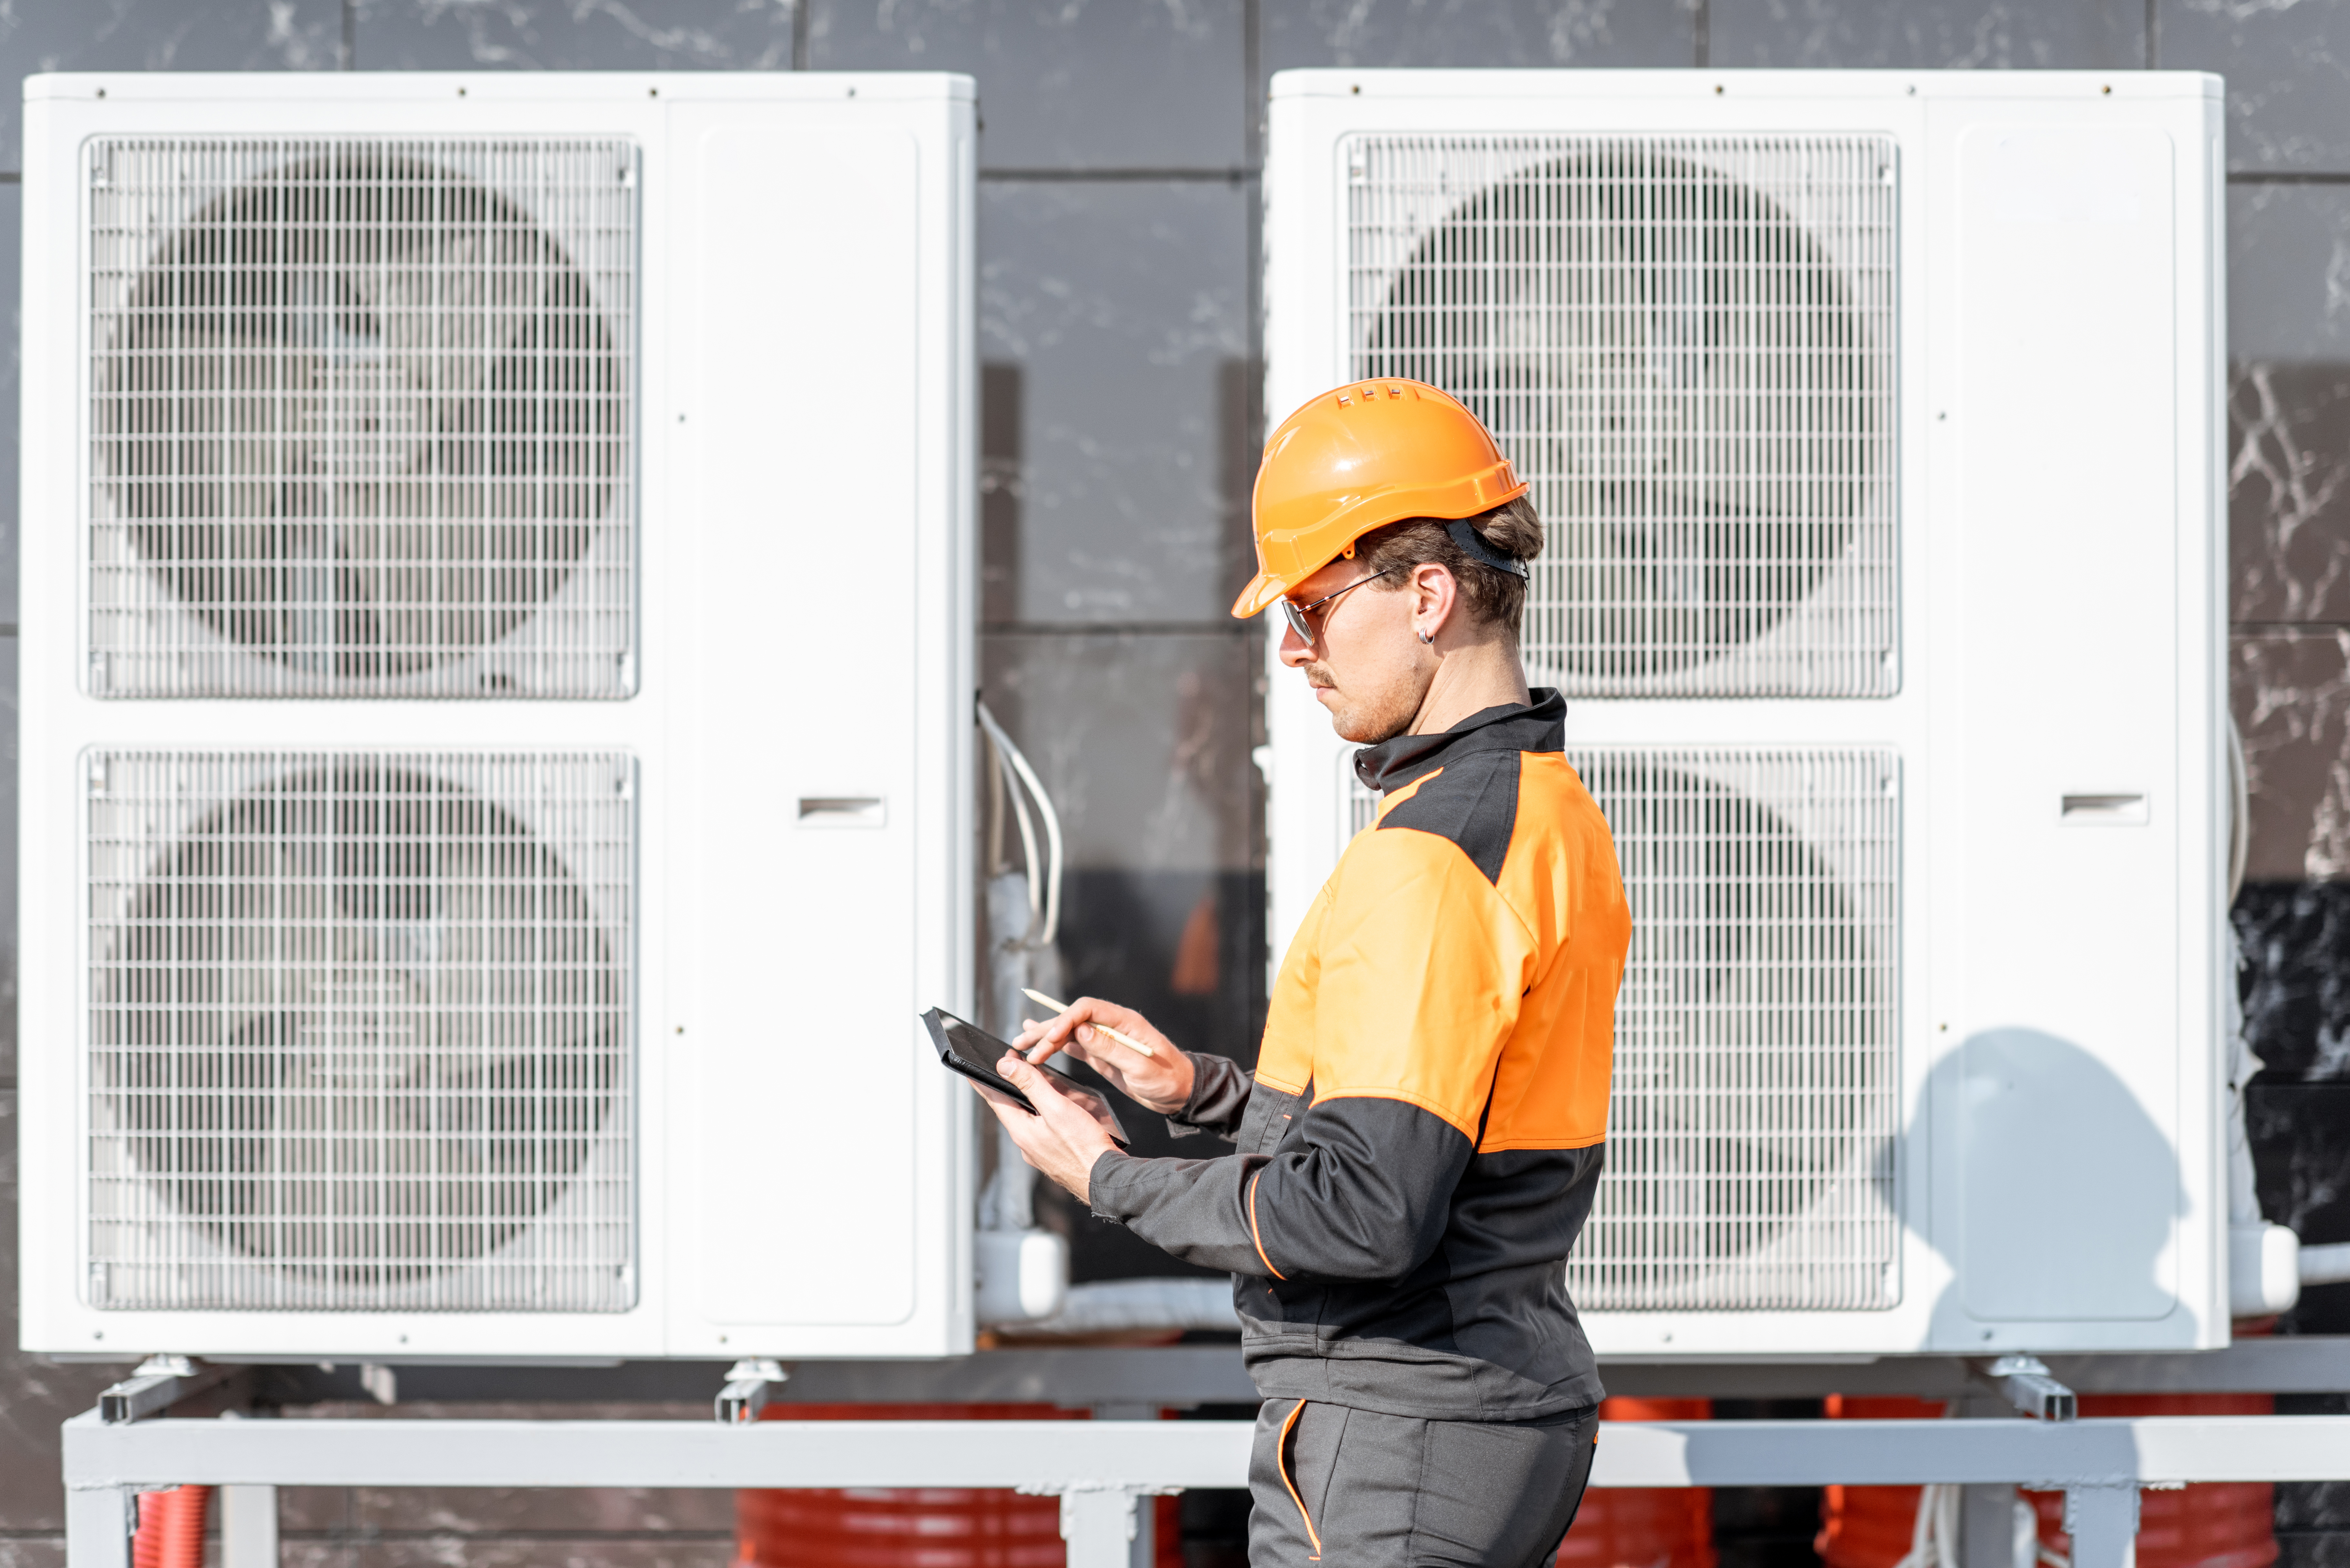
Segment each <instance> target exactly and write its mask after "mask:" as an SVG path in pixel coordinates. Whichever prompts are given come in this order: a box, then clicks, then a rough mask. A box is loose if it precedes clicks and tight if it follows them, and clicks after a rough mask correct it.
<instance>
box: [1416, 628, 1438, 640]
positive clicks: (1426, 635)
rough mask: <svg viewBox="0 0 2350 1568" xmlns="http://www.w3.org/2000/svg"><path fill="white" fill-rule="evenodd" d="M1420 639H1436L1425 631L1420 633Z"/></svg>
mask: <svg viewBox="0 0 2350 1568" xmlns="http://www.w3.org/2000/svg"><path fill="white" fill-rule="evenodd" d="M1419 640H1420V641H1422V642H1434V641H1435V640H1436V639H1435V638H1433V637H1431V636H1430V635H1429V634H1428V633H1427V632H1424V631H1423V632H1421V633H1420V634H1419Z"/></svg>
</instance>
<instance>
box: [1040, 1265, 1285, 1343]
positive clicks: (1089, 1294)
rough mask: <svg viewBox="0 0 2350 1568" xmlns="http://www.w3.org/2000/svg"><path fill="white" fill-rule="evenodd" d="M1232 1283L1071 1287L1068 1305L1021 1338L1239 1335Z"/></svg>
mask: <svg viewBox="0 0 2350 1568" xmlns="http://www.w3.org/2000/svg"><path fill="white" fill-rule="evenodd" d="M1240 1325H1241V1320H1240V1314H1238V1313H1236V1312H1234V1311H1233V1310H1232V1282H1231V1281H1230V1280H1190V1279H1177V1280H1165V1279H1159V1280H1100V1281H1097V1282H1094V1283H1092V1284H1085V1285H1071V1286H1070V1287H1069V1299H1068V1303H1067V1304H1066V1305H1065V1306H1064V1307H1062V1308H1061V1310H1060V1312H1059V1314H1057V1315H1055V1316H1053V1317H1050V1318H1047V1319H1045V1321H1044V1322H1042V1323H1033V1324H1022V1325H1021V1327H1020V1332H1021V1334H1109V1333H1115V1332H1117V1331H1118V1330H1120V1329H1146V1328H1222V1329H1237V1328H1239V1327H1240Z"/></svg>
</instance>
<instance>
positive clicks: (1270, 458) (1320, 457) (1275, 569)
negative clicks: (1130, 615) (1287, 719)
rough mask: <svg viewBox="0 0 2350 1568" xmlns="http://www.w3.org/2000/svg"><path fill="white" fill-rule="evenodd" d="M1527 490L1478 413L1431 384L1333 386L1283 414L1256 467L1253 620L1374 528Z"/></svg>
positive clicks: (1468, 512)
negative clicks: (1285, 416)
mask: <svg viewBox="0 0 2350 1568" xmlns="http://www.w3.org/2000/svg"><path fill="white" fill-rule="evenodd" d="M1524 493H1526V487H1525V485H1523V484H1522V483H1519V481H1518V476H1517V473H1516V472H1515V471H1513V469H1512V468H1511V467H1510V460H1509V459H1508V458H1506V457H1503V455H1502V449H1501V448H1500V447H1499V446H1497V445H1495V444H1494V442H1493V438H1492V434H1491V433H1490V432H1488V431H1486V429H1485V427H1484V426H1483V425H1482V424H1481V423H1480V422H1478V419H1477V416H1476V415H1475V414H1472V413H1471V412H1470V411H1469V410H1467V409H1466V408H1464V407H1462V406H1461V402H1460V400H1458V399H1456V398H1453V397H1452V396H1451V394H1449V393H1446V392H1442V391H1440V390H1438V389H1436V388H1434V387H1431V386H1430V385H1429V384H1428V383H1427V382H1425V381H1407V380H1403V379H1400V378H1397V377H1379V378H1378V379H1372V380H1364V381H1354V382H1350V383H1348V384H1347V385H1346V386H1343V387H1340V388H1338V389H1336V390H1334V391H1328V392H1325V393H1323V394H1322V395H1321V396H1320V397H1318V398H1315V399H1314V400H1311V401H1310V402H1308V403H1307V404H1306V405H1305V407H1304V408H1301V409H1299V410H1297V411H1296V412H1295V413H1294V414H1292V415H1290V416H1289V417H1288V418H1287V419H1285V420H1284V421H1281V428H1280V429H1279V430H1277V431H1274V432H1273V439H1272V440H1270V441H1266V442H1265V443H1264V462H1263V464H1262V465H1261V466H1260V467H1259V468H1258V469H1257V471H1256V497H1255V502H1254V508H1253V510H1254V514H1255V521H1256V567H1257V571H1256V576H1255V577H1253V579H1251V580H1250V583H1249V586H1248V587H1245V588H1243V589H1242V590H1241V597H1239V598H1237V599H1235V600H1233V601H1232V614H1233V615H1234V616H1236V617H1238V618H1241V619H1243V620H1245V619H1247V618H1249V617H1250V616H1253V615H1254V614H1256V613H1257V612H1258V611H1259V610H1262V609H1263V608H1264V607H1266V606H1268V605H1270V604H1272V603H1273V601H1274V600H1275V599H1277V598H1279V597H1282V596H1283V595H1284V594H1286V593H1288V592H1289V591H1290V590H1291V589H1292V588H1294V587H1296V586H1297V585H1298V584H1299V583H1301V582H1303V581H1305V579H1306V578H1307V577H1310V576H1313V575H1314V574H1315V573H1316V572H1318V571H1320V570H1321V569H1322V568H1323V567H1325V566H1328V565H1329V564H1330V563H1331V562H1332V561H1335V560H1336V559H1337V558H1338V557H1339V556H1350V555H1352V554H1354V549H1355V541H1356V540H1357V539H1359V538H1361V537H1362V536H1363V535H1366V534H1367V533H1369V532H1370V531H1371V530H1372V529H1374V528H1380V527H1385V526H1386V525H1387V524H1389V523H1400V522H1402V521H1403V520H1404V519H1405V518H1407V517H1436V518H1441V519H1445V520H1447V521H1450V520H1453V519H1457V518H1461V517H1474V516H1476V515H1477V514H1479V513H1481V512H1491V511H1492V509H1493V508H1494V507H1496V506H1499V505H1501V504H1502V503H1503V502H1505V501H1512V500H1514V499H1516V498H1517V497H1518V496H1521V495H1523V494H1524Z"/></svg>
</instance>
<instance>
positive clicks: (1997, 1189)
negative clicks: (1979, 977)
mask: <svg viewBox="0 0 2350 1568" xmlns="http://www.w3.org/2000/svg"><path fill="white" fill-rule="evenodd" d="M1920 1114H1921V1115H1923V1116H1930V1117H1932V1118H1934V1122H1933V1125H1934V1127H1935V1128H1936V1130H1937V1131H1938V1132H1939V1133H1941V1134H1942V1135H1943V1137H1939V1138H1936V1139H1934V1140H1933V1141H1932V1144H1931V1148H1932V1152H1933V1154H1934V1156H1935V1157H1936V1158H1937V1159H1938V1162H1950V1163H1943V1164H1942V1169H1943V1170H1944V1171H1945V1172H1947V1173H1948V1174H1950V1176H1954V1177H1955V1178H1956V1184H1957V1190H1958V1192H1959V1194H1960V1198H1959V1212H1958V1213H1957V1214H1956V1215H1952V1216H1943V1215H1939V1214H1937V1215H1935V1216H1934V1224H1935V1229H1936V1231H1937V1232H1938V1233H1939V1235H1940V1236H1941V1237H1942V1238H1943V1239H1944V1241H1945V1244H1946V1245H1953V1246H1955V1247H1956V1249H1957V1255H1956V1256H1953V1257H1950V1260H1949V1261H1950V1265H1951V1267H1952V1268H1953V1269H1954V1270H1955V1271H1956V1272H1957V1275H1958V1280H1957V1282H1956V1283H1955V1284H1954V1285H1952V1286H1951V1287H1950V1289H1949V1290H1948V1291H1946V1292H1945V1293H1944V1294H1943V1296H1942V1298H1941V1299H1940V1300H1939V1301H1938V1302H1937V1303H1935V1306H1934V1314H1933V1334H1934V1336H1935V1338H1936V1339H1937V1340H1938V1341H1940V1342H1941V1343H1944V1344H1962V1343H1965V1342H1966V1341H1968V1340H1970V1339H1974V1340H1981V1341H1985V1342H1990V1343H1991V1345H1993V1347H1994V1348H1996V1347H1997V1344H1998V1341H1997V1340H1996V1339H1995V1338H1994V1335H1995V1334H1996V1333H1997V1331H1996V1329H1994V1328H1985V1327H1983V1326H1982V1325H1983V1324H1985V1323H1989V1324H2000V1323H2017V1324H2024V1323H2052V1322H2053V1323H2063V1322H2078V1321H2087V1320H2115V1319H2120V1320H2125V1321H2151V1320H2153V1319H2156V1318H2160V1317H2165V1316H2168V1314H2170V1313H2171V1312H2172V1311H2174V1310H2176V1308H2177V1306H2178V1288H2177V1274H2176V1268H2177V1265H2176V1263H2175V1262H2173V1261H2172V1259H2171V1257H2170V1248H2171V1243H2172V1241H2173V1239H2174V1236H2175V1234H2176V1230H2177V1224H2178V1214H2179V1210H2180V1206H2181V1202H2182V1199H2183V1193H2182V1191H2181V1189H2180V1187H2179V1182H2178V1168H2177V1156H2176V1153H2175V1151H2174V1150H2173V1148H2172V1147H2171V1143H2170V1140H2169V1138H2168V1137H2166V1136H2165V1135H2164V1133H2163V1132H2162V1129H2161V1128H2159V1127H2157V1126H2156V1125H2155V1124H2154V1122H2153V1121H2152V1119H2151V1118H2149V1117H2148V1116H2147V1114H2146V1112H2145V1110H2144V1109H2143V1108H2141V1106H2139V1104H2138V1100H2137V1096H2136V1095H2135V1094H2133V1093H2132V1092H2131V1091H2130V1089H2129V1087H2128V1086H2127V1085H2125V1084H2124V1083H2123V1082H2122V1081H2121V1079H2120V1078H2118V1077H2117V1076H2116V1075H2115V1074H2114V1073H2113V1072H2112V1071H2111V1070H2110V1069H2109V1068H2107V1067H2106V1064H2104V1063H2102V1062H2100V1061H2099V1060H2098V1059H2097V1058H2096V1057H2095V1056H2093V1055H2092V1054H2089V1053H2088V1052H2086V1051H2085V1050H2083V1049H2082V1048H2081V1047H2079V1046H2078V1045H2075V1044H2072V1043H2071V1042H2070V1041H2067V1040H2063V1039H2059V1038H2058V1037H2056V1036H2055V1035H2053V1034H2046V1033H2041V1032H2039V1031H2037V1030H2033V1029H2024V1028H2002V1029H1987V1030H1983V1031H1981V1032H1980V1033H1975V1034H1972V1035H1970V1036H1969V1037H1968V1038H1967V1039H1966V1040H1965V1041H1964V1042H1962V1043H1961V1044H1960V1046H1959V1048H1958V1049H1957V1050H1955V1051H1952V1052H1950V1054H1948V1055H1946V1056H1945V1057H1944V1058H1943V1059H1942V1061H1941V1063H1940V1064H1939V1065H1938V1066H1936V1067H1935V1069H1934V1071H1933V1073H1932V1075H1931V1076H1930V1077H1929V1079H1928V1083H1927V1093H1926V1096H1925V1099H1924V1102H1923V1108H1922V1110H1921V1112H1920Z"/></svg>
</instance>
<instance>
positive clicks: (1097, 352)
mask: <svg viewBox="0 0 2350 1568" xmlns="http://www.w3.org/2000/svg"><path fill="white" fill-rule="evenodd" d="M1255 199H1256V192H1255V189H1254V187H1253V184H1249V183H1246V182H1236V183H1227V182H1213V183H1204V184H1201V183H1181V182H1114V183H1101V182H1079V183H1061V182H991V183H989V184H986V185H983V187H982V188H981V196H980V208H979V212H980V228H979V247H980V274H979V328H980V337H979V352H980V357H981V358H982V359H983V360H984V361H987V362H988V363H989V366H990V369H989V371H988V374H987V376H986V377H985V378H984V384H985V386H986V389H987V392H988V397H989V400H990V403H989V409H988V411H987V416H986V424H987V427H988V441H989V445H990V446H991V449H992V450H991V452H990V453H989V459H988V471H989V473H990V474H991V475H992V476H993V479H994V481H995V483H996V484H997V486H998V489H997V491H996V493H994V494H993V495H992V496H990V497H988V498H987V504H988V508H989V514H988V516H987V518H986V523H987V525H988V530H989V535H990V536H989V539H988V541H987V543H988V548H989V559H988V562H987V569H988V571H989V573H990V574H991V576H992V577H993V579H994V580H995V583H996V590H995V591H994V592H993V594H992V595H991V607H990V611H989V613H990V614H991V616H996V617H1007V618H1012V619H1017V620H1021V621H1029V622H1054V623H1061V622H1069V621H1082V622H1093V623H1098V624H1127V623H1131V622H1136V621H1144V622H1166V621H1201V622H1214V621H1216V620H1218V619H1220V618H1222V617H1223V616H1224V615H1225V614H1226V613H1227V612H1228V611H1229V610H1230V609H1231V607H1232V596H1233V595H1234V594H1236V593H1238V592H1239V590H1240V587H1241V585H1242V584H1243V583H1244V582H1245V581H1246V580H1247V576H1248V570H1249V562H1250V561H1251V560H1252V559H1253V556H1252V553H1251V546H1250V544H1249V534H1248V493H1249V487H1250V484H1251V483H1252V482H1253V479H1254V477H1255V472H1256V447H1255V440H1256V436H1255V414H1254V400H1255V389H1256V381H1257V378H1256V374H1255V372H1254V370H1253V368H1252V366H1251V365H1250V362H1249V360H1248V353H1249V323H1248V273H1247V269H1248V265H1249V256H1248V234H1249V210H1250V207H1251V204H1252V203H1253V202H1254V201H1255ZM1007 487H1008V488H1007Z"/></svg>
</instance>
